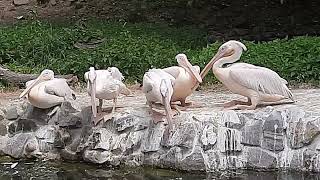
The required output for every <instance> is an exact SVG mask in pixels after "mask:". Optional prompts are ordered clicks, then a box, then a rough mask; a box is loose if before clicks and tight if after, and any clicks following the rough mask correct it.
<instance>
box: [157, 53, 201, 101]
mask: <svg viewBox="0 0 320 180" xmlns="http://www.w3.org/2000/svg"><path fill="white" fill-rule="evenodd" d="M176 60H177V62H178V65H179V66H172V67H168V68H164V69H163V70H164V71H165V72H167V73H169V74H171V75H172V76H173V77H174V78H175V80H174V87H173V95H172V98H171V102H176V101H180V103H181V106H186V105H189V104H190V103H186V98H187V97H188V96H190V95H191V94H192V93H193V91H194V89H195V88H194V87H195V86H197V85H198V84H199V83H201V82H202V78H201V76H200V75H199V73H200V67H199V66H192V65H191V63H190V62H189V61H188V58H187V56H186V55H185V54H178V55H177V56H176Z"/></svg>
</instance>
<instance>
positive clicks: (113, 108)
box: [111, 98, 117, 114]
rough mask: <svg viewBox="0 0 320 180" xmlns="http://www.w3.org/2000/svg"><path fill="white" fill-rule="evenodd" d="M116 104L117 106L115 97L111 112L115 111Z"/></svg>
mask: <svg viewBox="0 0 320 180" xmlns="http://www.w3.org/2000/svg"><path fill="white" fill-rule="evenodd" d="M116 106H117V98H114V99H113V107H112V111H111V114H113V113H114V112H115V111H116Z"/></svg>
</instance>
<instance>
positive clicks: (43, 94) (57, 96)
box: [19, 69, 75, 109]
mask: <svg viewBox="0 0 320 180" xmlns="http://www.w3.org/2000/svg"><path fill="white" fill-rule="evenodd" d="M25 96H27V99H28V100H29V102H30V104H32V105H33V106H35V107H38V108H41V109H47V108H51V107H54V106H56V105H59V104H61V103H62V102H64V101H66V100H72V99H75V95H74V92H73V91H72V89H70V87H69V86H68V84H67V80H66V79H60V78H54V72H53V71H52V70H48V69H45V70H43V71H42V72H41V74H40V75H39V77H38V78H37V79H35V80H31V81H28V82H27V83H26V89H25V90H24V91H23V92H22V93H21V94H20V96H19V97H20V98H23V97H25Z"/></svg>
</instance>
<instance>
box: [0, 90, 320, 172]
mask: <svg viewBox="0 0 320 180" xmlns="http://www.w3.org/2000/svg"><path fill="white" fill-rule="evenodd" d="M294 94H295V96H296V99H297V103H295V104H287V105H278V106H263V107H260V108H258V109H257V110H255V111H226V110H222V107H221V102H224V101H227V100H230V99H233V98H237V96H236V95H232V94H226V93H219V92H216V93H210V92H196V93H195V95H193V96H192V97H191V98H190V100H192V101H194V102H195V103H196V104H197V105H198V106H199V105H200V107H196V106H193V107H192V106H191V107H189V108H188V109H186V110H184V111H182V113H181V114H180V115H177V116H176V117H175V118H174V132H173V133H172V134H170V135H169V136H166V134H168V132H167V131H166V129H167V126H166V124H165V122H159V123H157V124H154V123H152V120H153V119H154V118H165V116H163V115H162V114H161V113H164V111H163V110H161V109H160V110H159V112H158V113H153V114H151V113H150V112H149V111H148V108H147V106H146V105H145V100H144V96H143V95H142V94H141V92H140V93H139V92H136V94H135V96H132V97H121V98H120V99H119V106H121V108H118V109H117V113H116V114H115V115H114V117H112V118H111V117H110V116H106V117H105V120H106V122H105V123H100V124H99V125H98V126H97V127H93V126H92V123H91V120H90V119H91V115H92V113H91V109H90V106H88V105H89V98H88V97H86V95H85V94H79V95H78V99H77V101H76V102H71V103H68V102H66V103H63V104H62V105H61V107H59V108H58V109H57V111H56V113H54V114H51V113H50V112H51V109H48V110H41V109H37V108H34V107H32V106H31V105H29V104H28V103H26V102H21V101H19V100H17V99H12V100H11V101H10V102H8V104H7V105H5V106H3V107H1V108H2V110H3V113H2V112H1V111H0V112H1V113H0V153H1V154H2V155H10V156H12V157H14V158H35V157H36V158H42V159H55V160H69V161H80V160H83V161H86V162H91V163H96V164H108V165H113V166H118V165H127V166H142V165H147V166H155V167H161V168H173V169H180V170H195V171H209V172H212V171H219V170H225V169H260V170H261V169H267V170H273V169H292V170H305V171H320V163H319V162H320V136H319V133H320V101H319V97H320V90H316V89H311V90H295V91H294ZM109 105H110V104H108V103H106V106H109Z"/></svg>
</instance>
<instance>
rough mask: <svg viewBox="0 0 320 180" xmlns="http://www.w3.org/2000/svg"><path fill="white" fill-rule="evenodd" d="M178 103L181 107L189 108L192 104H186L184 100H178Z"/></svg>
mask: <svg viewBox="0 0 320 180" xmlns="http://www.w3.org/2000/svg"><path fill="white" fill-rule="evenodd" d="M180 102H181V106H182V107H186V106H191V105H192V104H193V102H186V100H185V99H183V100H180Z"/></svg>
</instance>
